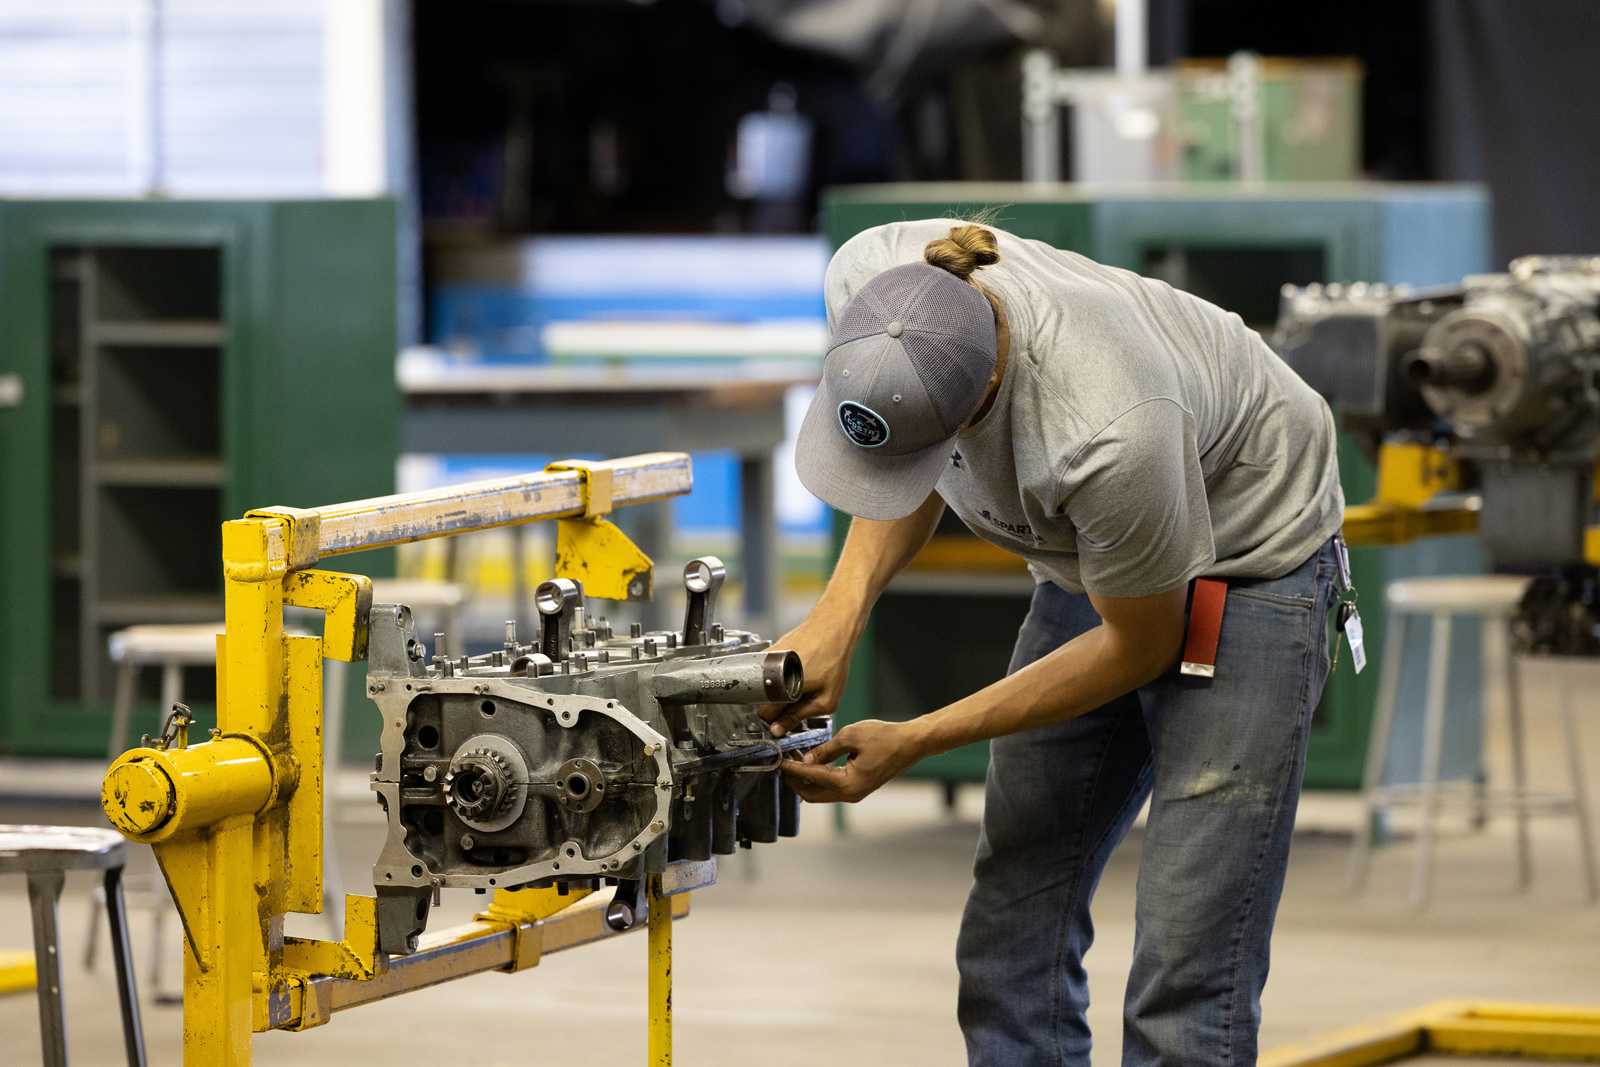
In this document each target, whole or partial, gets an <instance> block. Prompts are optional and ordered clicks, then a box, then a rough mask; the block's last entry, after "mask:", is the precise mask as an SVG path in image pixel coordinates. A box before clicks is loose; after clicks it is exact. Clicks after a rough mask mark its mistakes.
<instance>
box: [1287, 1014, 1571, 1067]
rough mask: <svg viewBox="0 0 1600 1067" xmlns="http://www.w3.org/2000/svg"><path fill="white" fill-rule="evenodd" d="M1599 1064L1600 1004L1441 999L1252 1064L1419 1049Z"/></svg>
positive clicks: (1362, 1062) (1310, 1066)
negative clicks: (1485, 1001) (1595, 1006)
mask: <svg viewBox="0 0 1600 1067" xmlns="http://www.w3.org/2000/svg"><path fill="white" fill-rule="evenodd" d="M1425 1052H1426V1053H1438V1054H1442V1055H1446V1056H1518V1057H1525V1058H1528V1059H1535V1060H1547V1061H1561V1062H1567V1063H1571V1062H1585V1061H1595V1062H1600V1009H1594V1008H1583V1007H1573V1006H1545V1005H1537V1004H1507V1003H1494V1002H1488V1003H1476V1004H1474V1003H1469V1002H1461V1001H1442V1002H1440V1003H1437V1004H1432V1005H1429V1006H1428V1007H1425V1008H1422V1009H1420V1010H1418V1011H1414V1012H1408V1013H1406V1014H1404V1015H1396V1016H1393V1017H1391V1018H1388V1019H1381V1020H1378V1021H1377V1022H1373V1023H1366V1024H1362V1025H1358V1026H1352V1027H1349V1028H1347V1029H1344V1030H1338V1031H1335V1032H1334V1033H1331V1034H1327V1035H1324V1036H1322V1037H1318V1038H1313V1039H1312V1040H1310V1041H1303V1042H1299V1043H1296V1044H1293V1045H1286V1046H1284V1047H1281V1048H1277V1049H1274V1050H1272V1051H1271V1052H1268V1053H1266V1054H1264V1055H1263V1056H1262V1057H1261V1058H1260V1060H1259V1061H1258V1062H1259V1064H1260V1067H1370V1065H1374V1064H1384V1063H1397V1062H1401V1061H1403V1060H1405V1059H1406V1058H1408V1057H1410V1056H1413V1055H1417V1054H1421V1053H1425Z"/></svg>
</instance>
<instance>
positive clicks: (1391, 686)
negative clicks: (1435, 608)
mask: <svg viewBox="0 0 1600 1067" xmlns="http://www.w3.org/2000/svg"><path fill="white" fill-rule="evenodd" d="M1407 619H1408V616H1406V615H1405V614H1404V613H1403V612H1396V613H1395V614H1393V615H1391V616H1390V618H1389V636H1388V638H1387V639H1386V640H1385V641H1384V643H1383V677H1382V678H1380V679H1379V681H1378V707H1377V710H1376V713H1375V714H1374V715H1373V719H1372V734H1371V735H1370V736H1369V737H1368V739H1367V766H1366V770H1365V771H1364V772H1363V773H1362V776H1361V825H1360V826H1359V827H1357V829H1356V841H1355V846H1354V847H1353V848H1352V849H1351V852H1350V890H1351V892H1360V891H1361V889H1362V888H1363V887H1365V886H1366V884H1367V872H1368V871H1369V870H1370V869H1371V866H1372V846H1373V838H1374V837H1375V836H1376V834H1377V827H1376V823H1377V820H1378V815H1379V812H1380V811H1381V810H1382V805H1380V804H1379V802H1378V797H1379V795H1380V791H1381V790H1382V789H1383V772H1384V769H1385V767H1386V766H1387V764H1388V762H1389V735H1390V733H1391V732H1392V731H1393V729H1394V704H1395V700H1396V699H1398V697H1399V694H1400V661H1401V660H1402V659H1403V658H1404V656H1405V650H1406V623H1407ZM1334 639H1335V640H1339V639H1340V638H1339V637H1338V636H1335V638H1334Z"/></svg>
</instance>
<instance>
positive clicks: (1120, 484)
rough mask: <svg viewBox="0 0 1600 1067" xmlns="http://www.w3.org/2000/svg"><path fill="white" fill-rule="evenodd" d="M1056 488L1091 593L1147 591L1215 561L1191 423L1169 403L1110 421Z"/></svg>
mask: <svg viewBox="0 0 1600 1067" xmlns="http://www.w3.org/2000/svg"><path fill="white" fill-rule="evenodd" d="M1059 485H1060V490H1061V494H1062V496H1061V504H1060V508H1061V510H1063V511H1064V512H1065V513H1066V515H1067V518H1068V519H1069V520H1070V521H1071V522H1072V524H1073V526H1074V527H1075V528H1076V529H1077V531H1078V566H1079V574H1080V576H1081V580H1082V582H1083V587H1084V589H1085V590H1087V591H1088V592H1089V593H1092V594H1094V595H1096V596H1108V597H1113V596H1114V597H1135V596H1152V595H1154V594H1156V593H1162V592H1166V591H1167V590H1169V589H1174V588H1176V587H1178V586H1180V585H1183V584H1184V583H1185V582H1187V581H1188V580H1189V579H1191V578H1194V577H1197V576H1198V575H1201V574H1204V573H1205V571H1206V568H1208V567H1210V566H1211V564H1212V563H1214V562H1215V561H1216V547H1215V545H1214V544H1213V542H1212V538H1211V511H1210V508H1209V506H1208V504H1207V502H1206V487H1205V478H1204V476H1203V475H1202V474H1201V471H1200V454H1199V450H1198V448H1197V446H1196V443H1195V427H1194V420H1193V418H1192V417H1191V416H1190V414H1189V413H1188V412H1187V411H1185V410H1184V409H1183V407H1182V406H1180V405H1179V404H1177V403H1176V402H1174V401H1172V400H1169V399H1166V398H1161V397H1158V398H1155V399H1152V400H1147V401H1144V402H1143V403H1141V404H1138V405H1136V406H1134V407H1133V408H1131V409H1129V410H1128V411H1126V412H1124V413H1123V414H1122V415H1120V416H1118V417H1117V418H1116V419H1114V420H1112V422H1111V423H1110V425H1108V426H1107V427H1106V428H1105V429H1104V430H1102V431H1100V433H1098V434H1096V435H1095V437H1094V438H1093V439H1092V440H1091V441H1090V442H1089V443H1088V444H1087V445H1085V446H1084V447H1083V448H1082V449H1080V450H1079V452H1078V453H1077V455H1075V456H1073V457H1071V458H1070V460H1069V461H1068V463H1067V465H1066V467H1065V468H1064V469H1063V471H1062V474H1061V476H1060V478H1059Z"/></svg>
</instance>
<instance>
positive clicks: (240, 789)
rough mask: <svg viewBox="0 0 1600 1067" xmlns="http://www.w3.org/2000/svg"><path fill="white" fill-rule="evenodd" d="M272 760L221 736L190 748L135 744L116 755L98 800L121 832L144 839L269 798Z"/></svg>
mask: <svg viewBox="0 0 1600 1067" xmlns="http://www.w3.org/2000/svg"><path fill="white" fill-rule="evenodd" d="M273 793H274V790H273V782H272V764H271V762H269V761H268V759H267V757H266V754H265V753H263V752H262V750H261V749H260V748H258V747H257V746H256V745H255V744H254V743H252V742H251V741H249V740H246V739H245V738H242V737H222V738H219V739H217V740H215V741H207V742H205V743H204V744H199V745H195V746H193V747H192V748H174V749H159V748H136V749H132V750H130V751H128V752H124V753H123V754H122V755H121V756H119V757H118V758H117V760H116V762H115V763H113V764H112V765H111V768H110V770H108V771H107V772H106V777H105V782H104V783H103V784H102V785H101V787H100V806H101V807H103V808H104V809H105V812H106V817H107V818H109V819H110V820H111V825H113V826H115V827H116V828H117V829H118V830H120V831H121V832H122V833H123V834H124V835H125V836H127V837H129V838H131V839H132V840H135V841H140V842H143V843H145V844H154V843H155V842H157V841H164V840H166V839H167V838H169V837H171V836H172V835H173V834H175V833H177V832H178V831H180V830H193V829H198V828H199V827H202V826H209V825H210V824H212V823H214V822H217V821H218V820H219V819H225V818H227V817H228V816H230V815H248V814H251V813H253V812H257V811H260V810H261V809H262V808H263V807H265V806H266V805H267V803H268V802H269V801H270V800H271V799H272V798H273Z"/></svg>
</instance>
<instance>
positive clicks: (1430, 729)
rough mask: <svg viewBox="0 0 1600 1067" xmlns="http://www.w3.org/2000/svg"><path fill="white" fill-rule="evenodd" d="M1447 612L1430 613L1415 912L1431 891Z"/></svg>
mask: <svg viewBox="0 0 1600 1067" xmlns="http://www.w3.org/2000/svg"><path fill="white" fill-rule="evenodd" d="M1451 621H1452V620H1451V616H1450V614H1449V613H1448V612H1443V611H1441V612H1436V613H1435V614H1434V616H1433V623H1432V627H1433V637H1432V641H1431V642H1430V644H1431V650H1430V651H1429V653H1428V700H1427V704H1426V705H1425V707H1424V710H1423V726H1422V815H1421V819H1422V823H1421V826H1420V827H1419V829H1418V830H1417V867H1416V873H1415V875H1414V877H1413V880H1412V886H1411V903H1412V906H1413V907H1415V908H1417V909H1418V910H1419V911H1420V910H1421V909H1422V908H1423V907H1424V906H1425V905H1426V904H1427V903H1428V897H1429V895H1430V894H1431V893H1432V892H1433V849H1434V841H1435V838H1436V836H1437V833H1438V824H1439V762H1440V753H1441V751H1442V750H1443V747H1444V715H1445V700H1446V699H1447V697H1448V692H1447V687H1448V686H1449V684H1450V623H1451Z"/></svg>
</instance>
